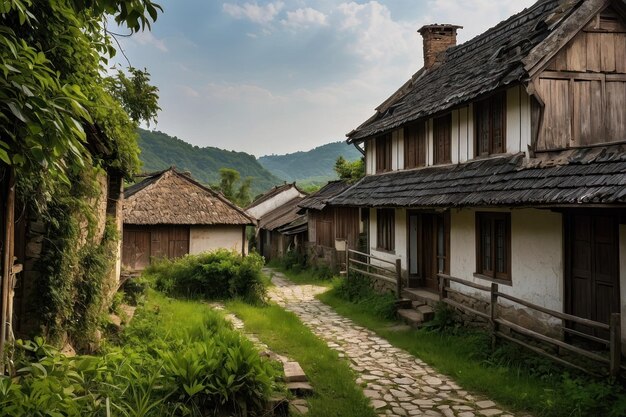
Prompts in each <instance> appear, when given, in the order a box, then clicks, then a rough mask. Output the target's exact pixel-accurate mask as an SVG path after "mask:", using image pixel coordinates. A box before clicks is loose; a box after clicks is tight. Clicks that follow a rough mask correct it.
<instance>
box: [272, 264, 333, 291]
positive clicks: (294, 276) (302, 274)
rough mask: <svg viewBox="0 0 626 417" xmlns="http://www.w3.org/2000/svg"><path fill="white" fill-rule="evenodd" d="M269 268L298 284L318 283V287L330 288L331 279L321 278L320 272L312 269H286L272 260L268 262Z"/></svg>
mask: <svg viewBox="0 0 626 417" xmlns="http://www.w3.org/2000/svg"><path fill="white" fill-rule="evenodd" d="M268 266H270V267H271V268H273V269H275V270H277V271H279V272H282V273H283V274H285V275H287V276H288V277H289V280H290V281H292V282H294V283H296V284H300V285H319V286H320V287H327V288H330V287H331V286H332V280H331V279H326V278H321V277H320V273H319V272H318V271H316V270H314V269H311V268H306V269H302V270H300V271H294V270H288V269H287V268H285V267H284V266H282V265H280V264H279V263H278V262H275V261H272V262H270V263H269V264H268Z"/></svg>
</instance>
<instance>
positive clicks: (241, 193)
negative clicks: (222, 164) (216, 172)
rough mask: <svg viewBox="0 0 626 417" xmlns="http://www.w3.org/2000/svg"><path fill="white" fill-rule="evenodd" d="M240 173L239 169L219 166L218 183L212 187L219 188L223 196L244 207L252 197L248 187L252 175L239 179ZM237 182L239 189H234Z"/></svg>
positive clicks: (250, 184)
mask: <svg viewBox="0 0 626 417" xmlns="http://www.w3.org/2000/svg"><path fill="white" fill-rule="evenodd" d="M240 178H241V175H240V174H239V171H237V170H236V169H232V168H220V183H219V185H218V186H216V187H214V188H217V189H219V190H220V191H221V192H222V194H224V197H226V198H227V199H229V200H230V201H232V202H233V203H235V204H237V205H239V206H240V207H245V206H247V205H248V204H250V202H251V200H252V197H251V196H250V187H251V186H252V177H248V178H246V179H244V180H243V181H241V182H240V181H239V180H240ZM237 183H239V189H238V190H237V191H235V187H236V185H237Z"/></svg>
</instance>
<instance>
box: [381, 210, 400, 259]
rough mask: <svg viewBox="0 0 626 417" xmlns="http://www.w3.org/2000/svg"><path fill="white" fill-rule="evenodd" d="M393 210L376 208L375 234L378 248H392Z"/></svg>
mask: <svg viewBox="0 0 626 417" xmlns="http://www.w3.org/2000/svg"><path fill="white" fill-rule="evenodd" d="M395 223H396V222H395V210H394V209H378V210H377V211H376V236H377V239H376V240H377V247H378V249H384V250H388V251H392V250H394V240H395V232H394V230H395Z"/></svg>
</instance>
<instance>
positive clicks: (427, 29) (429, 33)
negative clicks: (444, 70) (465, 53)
mask: <svg viewBox="0 0 626 417" xmlns="http://www.w3.org/2000/svg"><path fill="white" fill-rule="evenodd" d="M457 29H463V26H455V25H438V24H434V25H426V26H423V27H422V28H421V29H420V30H418V32H419V33H420V35H422V38H424V68H426V69H431V68H432V67H434V66H435V65H437V64H440V63H441V62H442V61H443V57H444V54H443V53H444V52H445V51H446V49H448V48H449V47H451V46H455V45H456V31H457Z"/></svg>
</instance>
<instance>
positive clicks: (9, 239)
mask: <svg viewBox="0 0 626 417" xmlns="http://www.w3.org/2000/svg"><path fill="white" fill-rule="evenodd" d="M5 195H6V205H5V210H4V214H5V222H4V246H3V253H2V305H1V306H0V307H1V308H0V325H1V326H0V375H3V374H4V369H5V365H6V361H5V359H6V356H5V353H6V352H5V350H6V340H7V330H8V324H9V323H10V320H11V318H10V317H9V316H8V313H9V311H10V310H9V302H10V299H9V291H10V289H9V285H10V282H9V281H10V279H11V272H12V269H13V215H14V205H15V178H14V177H13V169H10V174H9V182H8V186H7V188H6V194H5Z"/></svg>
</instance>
